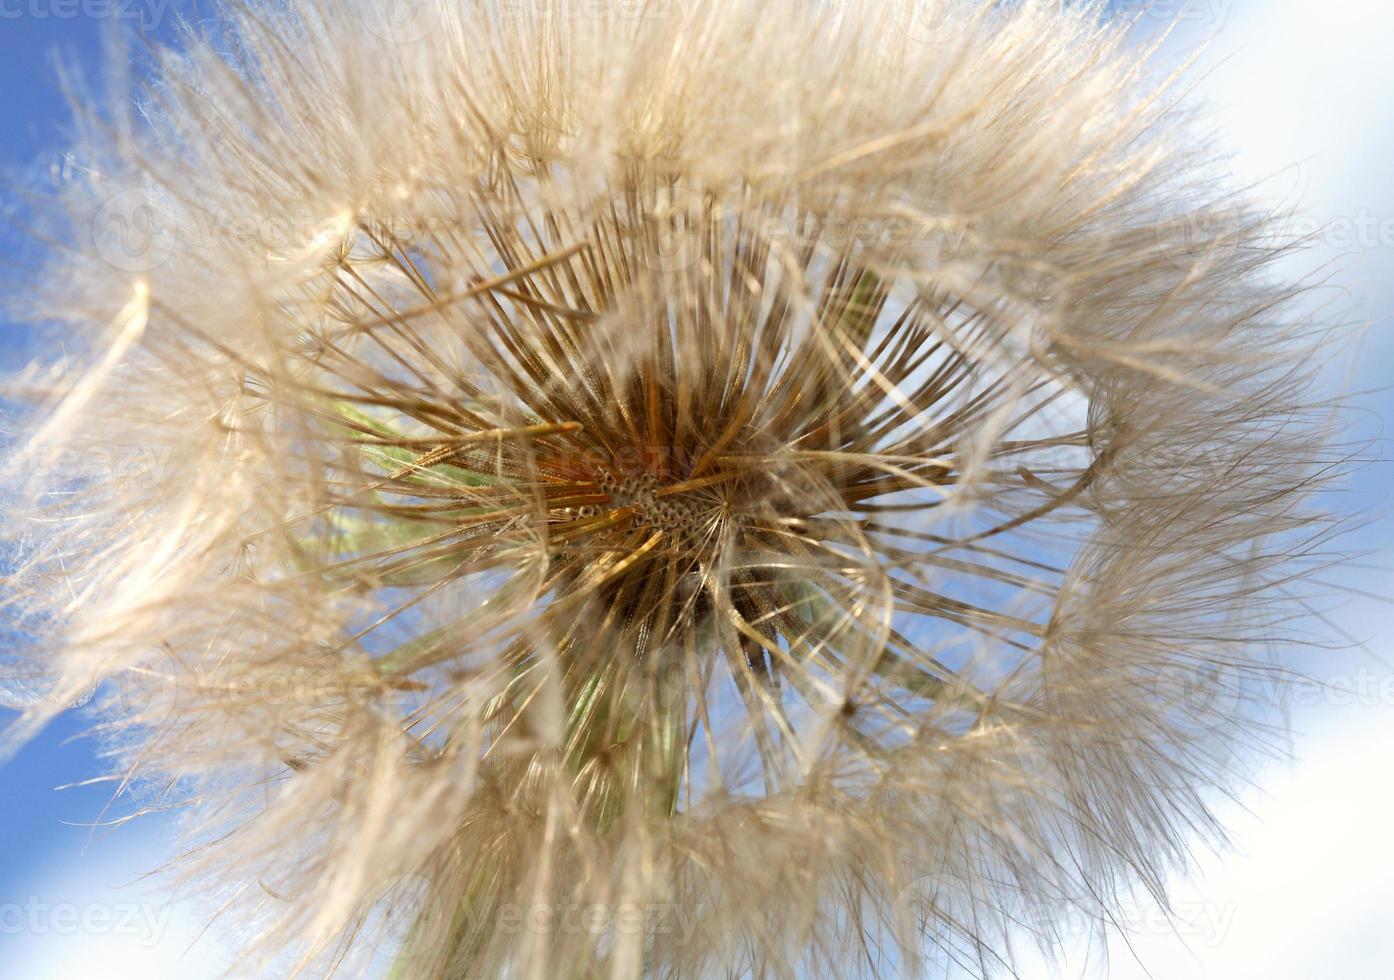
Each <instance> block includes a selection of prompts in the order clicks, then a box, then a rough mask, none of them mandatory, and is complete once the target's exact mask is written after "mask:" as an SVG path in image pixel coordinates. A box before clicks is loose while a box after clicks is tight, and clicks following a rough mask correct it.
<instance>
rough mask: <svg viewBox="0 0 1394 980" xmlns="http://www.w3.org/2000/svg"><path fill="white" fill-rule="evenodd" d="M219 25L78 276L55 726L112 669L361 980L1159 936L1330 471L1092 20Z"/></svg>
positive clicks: (770, 11)
mask: <svg viewBox="0 0 1394 980" xmlns="http://www.w3.org/2000/svg"><path fill="white" fill-rule="evenodd" d="M230 6H231V8H232V9H231V10H230V11H228V12H227V13H226V14H225V15H224V17H223V18H222V19H221V20H220V21H219V24H218V27H217V29H216V32H215V33H214V34H212V35H211V36H205V37H197V36H190V37H189V38H188V39H187V42H186V43H185V44H184V46H183V47H182V49H181V51H180V52H179V53H165V54H163V55H161V56H160V64H159V70H158V71H157V72H156V73H155V75H154V80H153V81H152V82H151V83H150V85H149V87H148V89H147V91H146V92H145V94H144V95H143V97H142V98H141V100H140V102H141V107H142V110H143V111H142V116H143V118H142V122H141V124H140V125H138V126H137V125H127V124H124V123H123V124H119V125H116V126H112V127H107V126H103V125H102V124H101V123H100V121H99V120H96V119H92V120H89V124H90V125H89V129H90V133H89V137H88V139H87V140H86V142H84V143H83V145H82V147H81V148H80V150H79V151H77V155H75V156H74V157H73V160H74V161H78V162H77V163H74V165H73V166H72V168H71V173H70V174H68V175H67V177H66V179H65V180H64V182H63V184H62V191H63V193H64V194H65V195H66V199H67V201H68V202H69V205H70V213H71V215H72V216H73V224H72V225H71V228H72V229H73V233H72V234H70V236H69V239H70V241H72V242H74V244H75V247H73V248H71V249H69V250H67V251H64V252H63V253H62V254H60V255H58V256H56V257H55V260H54V263H53V266H52V268H51V270H50V271H49V273H48V275H47V276H46V278H44V279H43V280H42V281H41V282H39V283H37V284H35V285H34V286H32V287H31V288H30V289H29V291H28V295H29V296H30V297H31V298H32V299H33V306H34V309H35V310H36V311H37V312H38V314H39V315H41V316H43V317H45V318H48V319H57V318H61V319H63V320H64V321H65V322H67V323H69V324H70V325H71V329H73V330H75V331H80V336H81V337H82V338H84V341H85V348H86V350H87V357H86V359H85V361H84V363H83V364H82V365H81V367H70V369H69V370H67V371H65V372H61V373H58V374H55V375H53V376H52V377H47V378H45V377H37V376H36V377H35V378H33V379H31V380H32V381H33V382H34V383H35V384H39V383H40V382H42V383H44V384H46V385H47V386H48V389H49V390H50V394H51V401H50V402H49V408H48V410H47V413H46V414H45V415H43V416H42V417H41V418H40V420H39V421H38V423H36V425H37V431H36V432H35V433H34V434H33V438H32V440H31V442H30V443H29V445H28V447H27V448H26V449H25V450H24V451H23V453H22V454H21V455H20V456H19V457H17V458H16V459H15V460H13V463H12V471H11V472H12V474H16V475H19V476H22V477H24V479H25V480H26V481H28V486H27V489H28V491H29V492H30V493H31V495H32V500H33V501H34V506H35V511H34V516H36V517H37V518H38V519H37V520H35V521H32V522H27V523H22V524H21V523H20V522H18V521H16V522H14V526H15V527H17V528H21V529H22V530H23V534H22V535H17V541H18V547H20V548H21V549H27V551H26V554H29V555H31V556H32V557H30V558H29V560H27V561H26V562H25V563H24V564H23V565H22V567H21V568H20V570H19V572H18V573H17V574H16V576H15V577H14V579H13V582H12V588H11V590H10V592H9V594H8V602H9V605H10V607H11V610H12V612H13V613H14V614H15V615H16V616H24V617H27V618H26V619H25V620H24V622H26V623H28V624H29V626H30V630H31V633H32V634H33V635H34V637H35V639H34V643H33V646H32V651H31V652H32V656H30V657H29V658H28V659H27V660H26V663H27V664H28V668H27V669H29V670H30V671H31V672H34V673H38V674H42V675H44V676H46V677H48V678H50V682H51V684H52V685H54V686H53V687H52V689H51V694H50V695H49V696H48V697H47V698H46V699H45V700H43V701H42V702H41V703H40V704H38V705H36V706H35V707H33V708H32V709H31V710H30V712H29V713H28V714H27V715H26V718H25V722H24V724H22V725H21V726H20V728H19V729H18V731H17V735H18V736H23V735H24V734H26V733H27V732H30V731H32V730H33V728H34V727H35V726H36V725H38V724H40V723H41V722H42V721H43V719H44V718H45V717H48V716H50V715H51V714H52V713H53V712H54V711H56V710H58V709H59V708H60V707H61V705H62V704H63V703H65V702H66V701H67V700H69V699H71V698H72V697H74V696H75V695H76V694H78V693H80V692H81V691H83V690H86V689H88V688H90V687H91V686H93V685H94V684H99V683H102V682H105V683H106V684H107V686H108V688H110V689H111V690H113V691H114V692H115V704H114V710H113V711H112V713H111V715H110V717H111V725H112V726H113V728H114V737H113V739H112V741H111V743H110V744H111V745H112V747H113V752H114V753H115V754H116V755H117V757H118V764H119V766H120V770H119V771H120V772H121V773H122V774H123V779H124V783H123V785H124V786H126V787H128V788H129V789H130V791H131V792H137V793H139V794H144V795H141V797H140V798H141V799H142V800H144V801H146V802H147V803H149V804H151V805H171V804H173V803H175V802H181V803H189V804H192V805H191V806H190V811H191V813H192V814H193V816H192V818H191V819H192V820H193V825H192V827H191V832H192V834H193V839H194V841H195V843H196V845H197V846H195V847H193V848H191V850H190V853H189V855H188V856H187V858H186V860H185V862H184V864H183V865H182V867H183V868H184V869H185V871H186V873H187V874H188V875H189V876H190V878H191V879H192V880H193V881H194V882H195V883H196V886H197V887H198V888H199V889H200V890H201V892H202V893H204V894H208V895H213V894H218V895H220V896H222V898H223V899H225V902H224V903H223V905H222V906H221V908H222V909H223V913H224V914H225V915H226V916H229V917H232V918H234V919H235V920H236V921H238V922H244V921H246V922H253V923H255V927H254V928H253V929H252V930H251V931H250V932H249V933H248V935H249V936H250V937H251V941H252V942H253V944H254V945H255V946H256V948H257V951H258V954H259V955H261V956H270V955H274V954H275V953H276V952H277V951H283V950H286V949H288V948H289V949H293V950H294V954H293V955H294V956H295V959H293V960H291V961H290V963H291V965H293V966H298V967H301V968H304V969H308V970H311V971H318V972H323V971H326V970H330V969H343V970H345V971H352V970H358V969H368V968H369V966H367V965H366V963H367V961H368V958H369V957H370V954H373V953H374V952H376V953H377V954H379V955H386V956H387V957H388V958H389V959H390V960H391V961H392V962H393V963H395V964H396V965H397V967H398V968H400V969H401V970H402V971H403V974H404V975H409V976H422V977H455V976H505V975H507V976H513V975H517V976H528V977H532V976H536V977H551V976H576V977H592V976H613V977H626V976H637V975H641V974H646V975H654V976H684V977H685V976H699V975H751V976H796V975H799V976H830V975H838V976H846V975H855V974H860V973H865V974H868V975H884V974H886V973H891V972H897V971H898V972H902V973H913V972H915V971H916V970H917V969H919V968H929V967H931V966H935V965H937V966H939V967H943V966H944V965H946V964H957V965H959V966H961V967H964V968H966V969H967V970H969V971H970V972H974V973H982V974H989V973H993V972H997V971H999V970H1005V969H1007V968H1008V967H1009V966H1010V952H1009V949H1010V943H1011V940H1012V938H1013V936H1014V935H1015V934H1016V933H1017V930H1019V929H1025V930H1026V931H1027V932H1028V933H1033V934H1034V935H1035V936H1036V937H1037V938H1039V939H1041V940H1043V941H1045V942H1047V943H1048V942H1050V941H1051V938H1052V937H1053V936H1054V935H1055V932H1054V930H1055V929H1056V928H1057V925H1058V923H1059V921H1060V917H1061V915H1062V914H1063V913H1065V912H1067V911H1070V910H1075V911H1078V910H1083V912H1084V913H1085V914H1087V915H1090V916H1094V917H1097V918H1098V920H1099V921H1106V920H1107V919H1108V917H1109V914H1110V910H1111V909H1113V908H1114V907H1115V905H1116V903H1117V902H1118V901H1119V899H1120V896H1122V895H1123V894H1124V893H1125V892H1126V891H1127V890H1128V889H1129V888H1132V887H1135V886H1139V885H1140V886H1141V887H1144V888H1146V889H1149V890H1151V891H1152V892H1153V893H1154V894H1157V895H1161V894H1162V892H1163V886H1164V879H1165V876H1166V874H1167V872H1168V870H1169V869H1170V868H1172V867H1173V866H1175V865H1176V864H1177V863H1179V862H1183V861H1184V860H1185V857H1186V855H1187V853H1188V848H1189V846H1190V843H1191V841H1192V839H1193V837H1194V835H1195V833H1196V832H1198V831H1201V832H1204V831H1214V830H1215V829H1216V828H1214V826H1213V823H1212V820H1211V817H1210V815H1209V813H1208V811H1207V808H1206V803H1205V799H1206V796H1205V794H1206V792H1207V791H1208V790H1209V789H1211V788H1214V787H1226V786H1228V785H1230V784H1232V782H1233V781H1234V780H1235V779H1236V778H1239V777H1241V776H1242V774H1243V769H1242V766H1241V765H1240V764H1239V763H1240V761H1241V760H1242V750H1243V749H1245V748H1246V747H1249V746H1250V745H1251V744H1253V742H1254V740H1255V739H1257V738H1260V737H1261V730H1260V729H1258V728H1256V727H1255V726H1254V725H1253V724H1251V721H1252V711H1251V706H1250V705H1248V704H1247V702H1246V700H1245V698H1244V690H1243V687H1242V683H1241V682H1242V679H1243V678H1244V677H1245V676H1246V674H1247V673H1248V672H1250V671H1252V670H1255V669H1259V666H1260V659H1261V654H1262V653H1263V650H1264V648H1265V644H1268V643H1270V642H1272V641H1273V640H1274V639H1275V638H1276V637H1277V636H1278V635H1279V632H1278V631H1279V630H1280V629H1281V628H1282V626H1283V623H1284V620H1285V618H1287V617H1288V616H1290V614H1291V613H1292V611H1293V607H1292V604H1291V599H1290V594H1291V586H1292V583H1293V576H1294V575H1295V574H1296V570H1295V569H1294V567H1293V560H1294V556H1296V555H1300V554H1301V553H1303V552H1304V551H1306V550H1309V549H1310V547H1311V545H1312V543H1313V542H1314V541H1316V540H1318V539H1319V538H1320V535H1321V533H1322V530H1321V529H1322V525H1320V524H1314V523H1313V519H1312V517H1311V515H1310V514H1308V513H1307V511H1306V510H1305V509H1304V496H1305V495H1306V492H1307V490H1308V489H1310V487H1311V486H1312V485H1313V483H1314V481H1315V480H1317V479H1318V478H1319V476H1320V474H1321V472H1322V470H1321V466H1322V465H1323V458H1322V450H1321V443H1322V439H1321V432H1320V431H1319V429H1318V427H1317V424H1316V415H1317V413H1316V411H1315V406H1314V405H1313V404H1312V402H1311V400H1310V394H1309V385H1308V375H1309V372H1310V362H1309V361H1308V360H1307V359H1306V351H1307V346H1308V339H1309V338H1305V337H1304V336H1303V334H1302V331H1301V330H1300V329H1298V328H1297V327H1295V326H1294V325H1293V323H1292V319H1293V318H1292V316H1291V314H1290V313H1289V309H1290V303H1289V301H1290V300H1291V299H1292V297H1293V296H1294V295H1295V292H1296V291H1295V290H1294V289H1293V288H1291V287H1288V286H1285V285H1283V284H1281V283H1277V282H1275V280H1274V279H1273V277H1272V276H1271V274H1270V268H1271V266H1272V263H1273V261H1274V259H1275V257H1276V256H1277V255H1279V254H1280V251H1281V249H1280V248H1279V247H1277V246H1275V245H1274V244H1273V243H1272V242H1271V241H1270V236H1269V233H1268V230H1267V228H1268V226H1267V222H1266V219H1265V217H1264V216H1263V215H1262V214H1259V213H1256V212H1254V211H1253V210H1251V209H1249V208H1247V207H1246V206H1245V205H1244V204H1243V202H1242V201H1237V200H1235V199H1233V198H1231V197H1228V196H1225V195H1224V194H1222V193H1221V192H1220V191H1218V190H1216V189H1215V188H1216V186H1217V185H1216V184H1215V182H1214V181H1213V179H1212V178H1213V177H1214V161H1213V158H1212V157H1211V155H1210V154H1209V152H1208V151H1206V150H1204V149H1198V148H1197V147H1200V146H1202V144H1200V143H1197V142H1195V140H1194V136H1193V131H1192V129H1191V128H1190V127H1188V126H1187V125H1186V123H1185V120H1184V119H1183V118H1182V117H1181V116H1180V114H1179V113H1178V111H1177V110H1176V109H1175V107H1174V105H1173V102H1174V100H1173V99H1172V98H1171V96H1170V95H1169V94H1168V91H1167V88H1166V87H1165V86H1162V87H1161V89H1160V90H1159V89H1158V87H1157V86H1156V85H1152V84H1149V83H1147V82H1146V81H1145V77H1146V72H1145V71H1144V70H1143V68H1142V66H1141V65H1140V64H1139V63H1138V61H1137V58H1136V56H1135V55H1132V54H1129V53H1128V51H1127V50H1126V48H1125V47H1124V45H1123V41H1122V38H1121V31H1120V29H1119V28H1115V27H1110V26H1107V25H1104V24H1102V23H1101V20H1100V10H1099V9H1098V8H1097V7H1095V6H1092V5H1089V4H1084V5H1079V6H1074V7H1067V8H1065V9H1061V8H1060V7H1059V5H1057V4H1055V3H1039V2H1022V3H1011V4H983V3H966V2H953V0H915V2H910V0H891V2H887V0H838V2H834V3H818V2H812V0H805V2H799V0H769V2H764V3H760V4H754V3H749V4H747V3H741V2H705V0H690V2H688V0H681V2H679V0H669V2H661V0H654V2H636V3H627V4H617V3H608V2H607V3H599V4H576V3H574V2H571V0H560V2H556V3H550V2H539V3H512V4H501V5H500V4H493V3H483V2H470V0H454V2H441V3H430V4H417V5H414V6H413V7H412V8H411V10H410V11H409V13H410V16H409V17H406V16H401V17H399V16H394V15H395V14H403V13H406V12H404V11H402V10H400V9H398V7H397V5H394V4H387V3H384V4H373V3H367V2H355V3H349V4H330V3H328V2H318V0H307V2H304V3H300V4H297V5H296V6H295V8H294V9H293V10H283V9H281V8H279V7H277V6H273V5H272V4H270V3H259V2H258V3H250V4H248V5H246V6H245V7H244V6H242V5H240V4H230ZM215 888H222V889H223V890H222V891H219V892H215V891H214V889H215ZM394 930H395V932H394ZM247 962H248V964H249V968H251V969H253V970H256V969H264V968H265V963H266V962H267V961H266V960H265V959H256V958H253V959H251V960H248V961H247Z"/></svg>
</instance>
